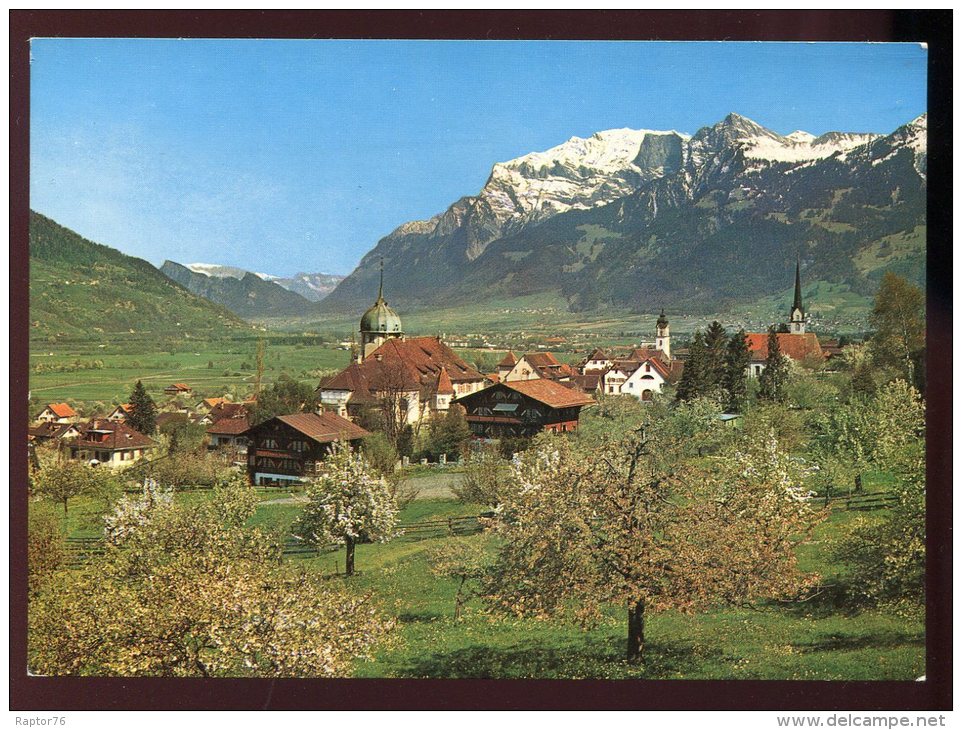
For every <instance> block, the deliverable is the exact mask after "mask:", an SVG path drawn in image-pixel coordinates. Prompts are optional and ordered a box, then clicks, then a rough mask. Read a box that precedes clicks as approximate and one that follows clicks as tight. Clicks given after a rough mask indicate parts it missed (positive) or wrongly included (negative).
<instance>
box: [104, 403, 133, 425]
mask: <svg viewBox="0 0 962 730" xmlns="http://www.w3.org/2000/svg"><path fill="white" fill-rule="evenodd" d="M131 413H133V406H131V405H130V403H121V404H120V405H119V406H117V407H116V408H114V409H113V410H112V411H111V412H110V413H108V414H107V420H108V421H114V422H117V423H124V422H126V421H127V419H128V418H130V414H131Z"/></svg>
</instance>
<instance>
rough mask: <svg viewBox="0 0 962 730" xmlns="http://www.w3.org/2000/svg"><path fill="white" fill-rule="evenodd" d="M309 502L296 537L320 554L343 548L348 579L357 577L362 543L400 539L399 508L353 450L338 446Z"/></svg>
mask: <svg viewBox="0 0 962 730" xmlns="http://www.w3.org/2000/svg"><path fill="white" fill-rule="evenodd" d="M306 496H307V500H308V501H307V504H306V505H305V506H304V510H303V511H302V512H301V516H300V517H299V518H298V520H297V522H296V523H295V524H294V527H293V532H294V534H295V535H297V536H298V537H300V538H302V539H303V540H305V541H306V542H308V543H310V544H312V545H316V546H317V547H318V548H321V547H324V546H325V545H331V544H336V545H344V547H345V551H346V556H345V574H346V575H348V576H351V575H354V550H355V547H356V546H357V543H358V542H365V541H377V542H387V541H389V540H391V539H392V538H393V537H395V535H396V530H395V525H396V524H397V516H398V508H397V504H396V503H395V500H394V498H393V496H392V495H391V492H390V490H389V489H388V485H387V483H386V482H385V480H384V478H383V477H382V476H380V475H379V474H378V473H377V471H376V470H375V469H374V468H373V467H371V465H370V464H368V463H367V461H366V460H365V459H364V456H363V455H362V454H361V453H358V452H355V451H353V450H352V449H351V447H350V446H347V445H344V444H341V443H339V442H337V443H335V444H334V446H333V448H332V450H331V453H330V455H329V456H328V458H327V460H326V461H325V462H324V463H323V467H322V470H321V472H320V474H318V476H317V477H315V478H314V479H313V480H312V481H311V482H310V483H309V484H308V486H307V489H306Z"/></svg>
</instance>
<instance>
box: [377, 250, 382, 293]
mask: <svg viewBox="0 0 962 730" xmlns="http://www.w3.org/2000/svg"><path fill="white" fill-rule="evenodd" d="M377 299H378V301H383V300H384V257H383V256H382V257H381V282H380V283H379V284H378V285H377Z"/></svg>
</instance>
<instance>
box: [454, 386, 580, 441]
mask: <svg viewBox="0 0 962 730" xmlns="http://www.w3.org/2000/svg"><path fill="white" fill-rule="evenodd" d="M455 402H456V403H457V404H458V405H461V406H463V407H464V409H465V413H466V417H467V421H468V426H469V427H470V428H471V432H472V433H473V434H474V435H475V436H476V437H478V438H485V439H495V438H505V437H517V436H533V435H534V434H536V433H538V432H540V431H557V432H568V431H574V430H576V429H577V428H578V419H579V416H580V413H581V409H582V408H584V407H585V406H590V405H592V404H593V403H594V402H595V399H594V398H592V397H591V396H590V395H588V394H586V393H584V392H583V391H581V390H580V389H579V388H577V387H570V385H564V384H562V383H559V382H557V381H555V380H551V379H548V378H531V379H528V380H515V381H505V382H501V383H495V384H492V385H490V386H489V387H487V388H485V389H484V390H481V391H478V392H476V393H470V394H468V395H464V396H461V397H460V398H458V399H457V400H456V401H455Z"/></svg>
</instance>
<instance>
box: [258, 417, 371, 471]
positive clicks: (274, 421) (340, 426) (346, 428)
mask: <svg viewBox="0 0 962 730" xmlns="http://www.w3.org/2000/svg"><path fill="white" fill-rule="evenodd" d="M368 435H370V434H369V432H368V431H365V430H364V429H363V428H361V427H360V426H358V425H357V424H355V423H353V422H351V421H349V420H348V419H346V418H342V417H341V416H339V415H337V414H336V413H330V412H326V411H319V412H317V413H292V414H291V415H287V416H277V417H275V418H271V419H269V420H267V421H264V422H263V423H259V424H257V425H256V426H254V427H252V428H249V429H248V430H246V431H244V432H242V433H241V434H240V436H242V437H243V438H244V439H246V441H247V442H248V446H247V474H248V477H249V478H250V481H251V484H255V485H263V486H281V485H285V484H292V483H298V482H303V481H307V480H308V479H310V478H311V477H312V476H314V475H315V474H317V472H318V469H319V468H320V466H321V463H322V462H323V461H324V459H325V458H327V455H328V454H329V453H330V450H331V447H332V445H333V444H334V443H335V442H338V441H340V442H346V443H349V444H351V445H352V446H355V447H356V446H358V445H360V442H361V439H363V438H364V437H365V436H368Z"/></svg>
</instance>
